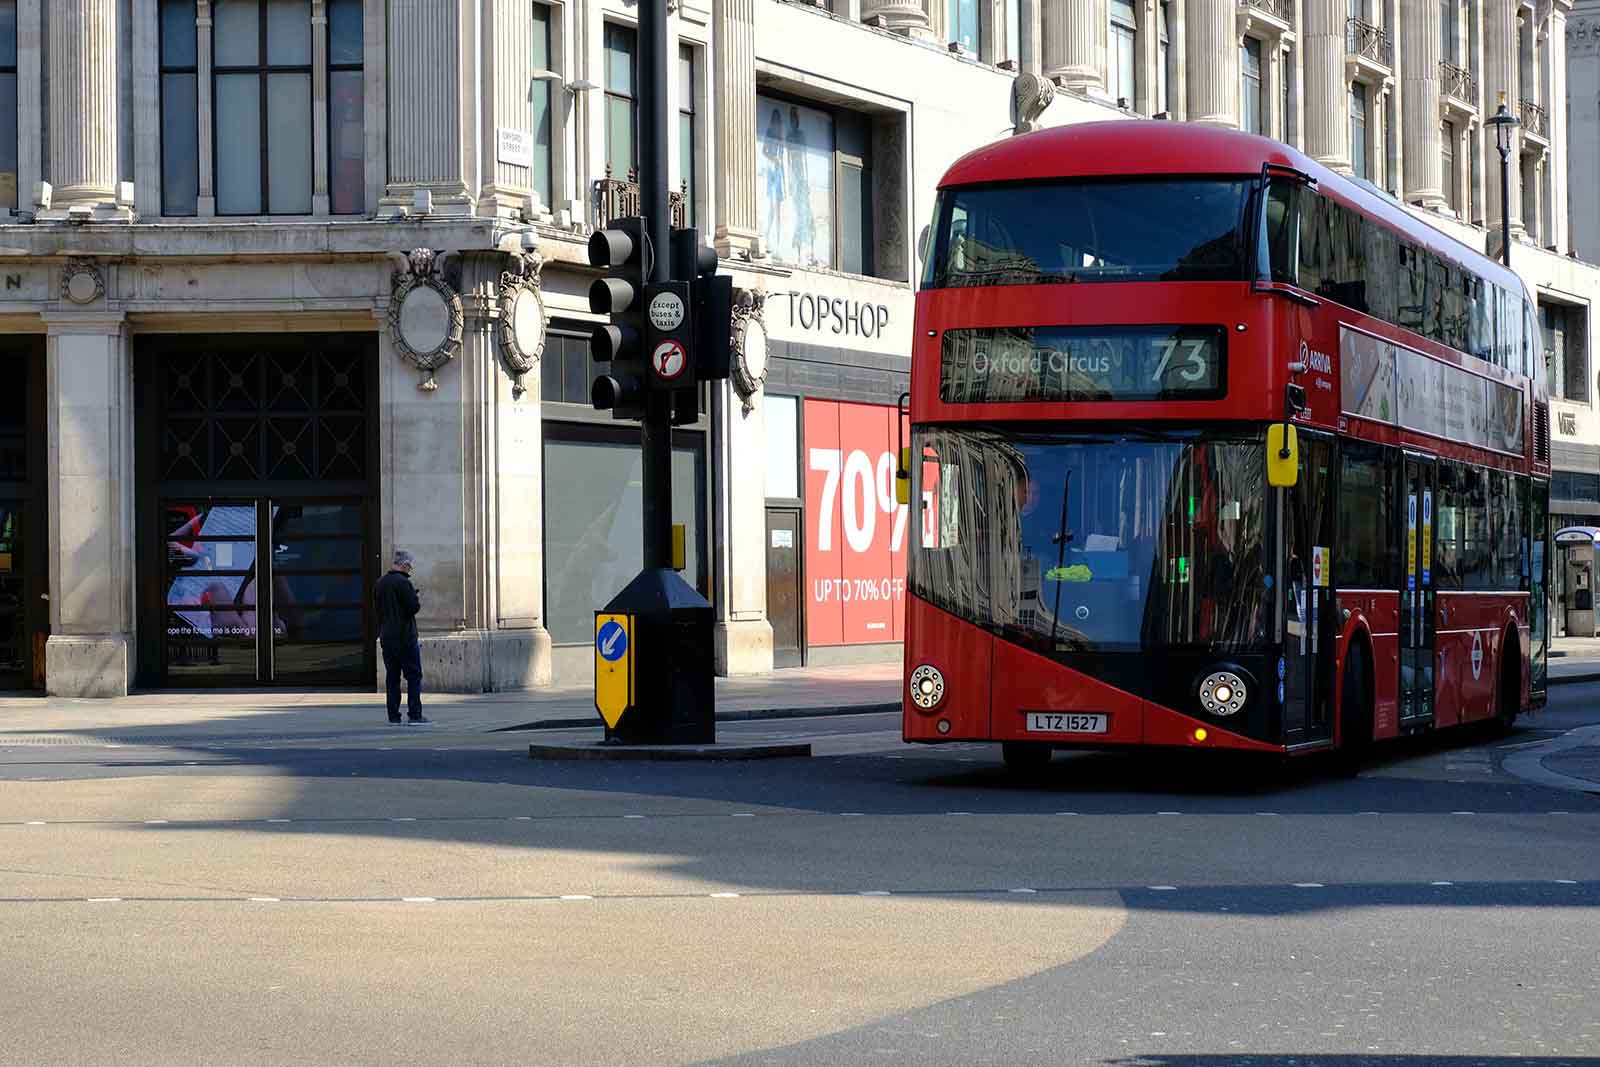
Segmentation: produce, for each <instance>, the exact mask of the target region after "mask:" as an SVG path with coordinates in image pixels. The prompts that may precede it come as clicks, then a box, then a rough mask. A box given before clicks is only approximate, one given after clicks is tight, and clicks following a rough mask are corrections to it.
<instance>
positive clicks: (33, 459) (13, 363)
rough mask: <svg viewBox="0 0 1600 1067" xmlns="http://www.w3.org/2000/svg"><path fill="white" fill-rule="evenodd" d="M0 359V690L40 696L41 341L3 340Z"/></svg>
mask: <svg viewBox="0 0 1600 1067" xmlns="http://www.w3.org/2000/svg"><path fill="white" fill-rule="evenodd" d="M0 354H3V355H4V356H6V357H8V360H9V362H8V367H9V368H10V370H9V378H8V381H7V385H6V388H5V389H4V390H3V391H0V689H5V690H19V689H43V688H44V684H45V677H44V644H45V638H46V635H47V634H48V633H49V631H50V601H49V592H50V575H49V563H50V549H49V541H48V539H47V536H46V534H47V531H48V529H49V524H48V522H47V520H46V510H45V507H46V505H45V499H44V496H45V493H44V486H45V476H46V472H45V462H46V451H45V434H44V426H45V411H44V401H45V397H44V384H45V373H44V339H43V338H42V337H34V336H19V335H12V336H9V337H6V338H5V339H4V341H3V342H0Z"/></svg>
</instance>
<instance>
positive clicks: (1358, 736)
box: [1336, 643, 1372, 778]
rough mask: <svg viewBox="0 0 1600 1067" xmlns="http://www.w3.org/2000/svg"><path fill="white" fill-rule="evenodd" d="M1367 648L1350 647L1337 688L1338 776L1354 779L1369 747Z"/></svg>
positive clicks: (1369, 702) (1370, 700)
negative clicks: (1341, 678)
mask: <svg viewBox="0 0 1600 1067" xmlns="http://www.w3.org/2000/svg"><path fill="white" fill-rule="evenodd" d="M1368 674H1369V672H1368V670H1367V647H1366V645H1364V644H1360V643H1352V644H1351V646H1350V655H1349V658H1348V659H1346V661H1345V665H1344V680H1343V682H1342V683H1341V684H1340V687H1339V751H1338V754H1337V760H1336V762H1337V764H1338V768H1339V771H1340V773H1341V774H1344V775H1347V776H1348V777H1351V778H1354V777H1355V776H1356V775H1357V774H1358V773H1360V771H1361V764H1362V761H1363V760H1365V759H1366V756H1367V751H1368V749H1369V748H1371V747H1372V698H1371V697H1370V696H1369V695H1368V687H1367V677H1368Z"/></svg>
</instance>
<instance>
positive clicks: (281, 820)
mask: <svg viewBox="0 0 1600 1067" xmlns="http://www.w3.org/2000/svg"><path fill="white" fill-rule="evenodd" d="M267 821H268V822H288V821H289V820H288V819H268V820H267Z"/></svg>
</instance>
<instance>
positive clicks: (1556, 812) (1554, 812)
mask: <svg viewBox="0 0 1600 1067" xmlns="http://www.w3.org/2000/svg"><path fill="white" fill-rule="evenodd" d="M1548 814H1550V815H1571V814H1572V812H1570V811H1552V812H1549V813H1548Z"/></svg>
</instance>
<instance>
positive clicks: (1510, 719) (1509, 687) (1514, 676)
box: [1495, 634, 1522, 733]
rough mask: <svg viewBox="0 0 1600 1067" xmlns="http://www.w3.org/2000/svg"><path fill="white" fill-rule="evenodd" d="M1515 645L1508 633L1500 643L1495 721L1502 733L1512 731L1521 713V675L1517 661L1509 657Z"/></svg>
mask: <svg viewBox="0 0 1600 1067" xmlns="http://www.w3.org/2000/svg"><path fill="white" fill-rule="evenodd" d="M1516 647H1517V645H1516V644H1515V643H1514V642H1513V638H1512V637H1511V636H1510V635H1509V634H1508V635H1507V637H1506V639H1505V642H1504V643H1503V644H1502V645H1501V648H1502V649H1503V650H1504V651H1503V652H1502V653H1501V657H1502V664H1501V667H1500V698H1499V707H1498V708H1497V709H1496V712H1495V723H1496V725H1498V726H1499V728H1500V730H1501V731H1502V732H1504V733H1510V732H1511V731H1512V729H1513V728H1514V727H1515V726H1516V724H1517V716H1518V715H1520V714H1522V676H1521V674H1520V673H1519V672H1518V670H1517V661H1516V660H1514V659H1512V658H1511V649H1513V648H1516Z"/></svg>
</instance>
